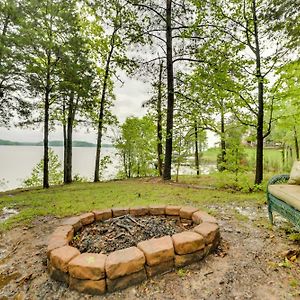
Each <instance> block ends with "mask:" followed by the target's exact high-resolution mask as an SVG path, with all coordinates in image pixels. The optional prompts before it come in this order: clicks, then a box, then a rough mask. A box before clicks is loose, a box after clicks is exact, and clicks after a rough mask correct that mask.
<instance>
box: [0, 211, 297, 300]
mask: <svg viewBox="0 0 300 300" xmlns="http://www.w3.org/2000/svg"><path fill="white" fill-rule="evenodd" d="M213 209H215V210H217V211H218V212H219V213H218V218H219V220H220V227H221V236H222V242H221V245H220V247H219V249H218V251H217V252H216V253H215V254H212V255H210V256H209V257H207V258H206V259H205V260H204V261H202V262H200V263H197V264H193V265H191V266H189V267H187V268H185V269H180V270H177V271H174V272H172V273H168V274H165V275H160V276H158V277H155V278H154V279H153V280H148V281H146V282H144V283H143V284H141V285H139V286H135V287H130V288H127V289H126V290H124V291H122V292H118V293H113V294H108V295H106V296H97V297H95V296H94V297H93V296H89V295H82V294H79V293H77V292H74V291H70V290H69V289H68V288H67V287H66V286H65V285H62V284H60V283H58V282H55V281H53V280H51V279H50V278H49V277H48V274H47V272H46V257H45V250H46V242H47V237H48V235H49V234H50V233H51V232H52V231H53V229H54V228H55V227H56V226H57V225H58V224H59V223H60V222H61V220H59V219H56V218H53V217H44V218H39V219H37V220H36V221H35V222H34V223H33V224H32V225H31V226H30V227H18V228H15V229H13V230H11V231H9V232H6V233H5V234H2V236H1V237H0V238H1V239H0V299H3V300H4V299H19V300H20V299H123V300H129V299H164V300H166V299H212V300H214V299H224V300H225V299H226V300H228V299H260V300H262V299H266V300H272V299H300V268H299V266H300V259H299V262H298V261H297V259H296V260H295V258H296V257H295V256H294V255H292V254H295V253H296V254H298V253H299V249H300V247H299V245H298V244H296V243H294V242H291V241H289V240H288V238H287V236H286V234H285V232H284V230H283V227H284V225H285V223H284V222H282V221H280V222H279V223H277V224H279V225H276V226H274V228H273V231H271V230H268V229H265V228H264V227H262V226H259V227H258V226H257V224H258V223H260V222H261V223H266V220H267V219H266V218H267V213H266V209H265V208H264V207H263V208H262V207H251V208H237V207H234V206H226V207H224V206H223V207H216V206H214V207H213ZM235 210H238V211H239V212H240V214H243V215H247V217H248V220H239V221H238V220H237V219H236V214H235V213H234V211H235ZM276 220H278V218H276ZM289 250H290V253H289V254H287V251H289ZM291 250H293V251H295V252H291ZM291 253H292V254H291ZM286 257H288V258H290V259H291V260H292V261H290V260H288V259H287V258H286ZM293 260H295V261H293Z"/></svg>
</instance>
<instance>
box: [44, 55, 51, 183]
mask: <svg viewBox="0 0 300 300" xmlns="http://www.w3.org/2000/svg"><path fill="white" fill-rule="evenodd" d="M50 67H51V52H50V51H48V53H47V74H46V86H45V105H44V142H43V144H44V167H43V188H49V109H50V90H51V87H50V85H51V75H50V72H51V70H50Z"/></svg>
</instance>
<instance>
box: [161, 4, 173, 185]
mask: <svg viewBox="0 0 300 300" xmlns="http://www.w3.org/2000/svg"><path fill="white" fill-rule="evenodd" d="M171 18H172V0H166V43H167V51H166V52H167V88H168V106H167V128H166V147H165V165H164V174H163V178H164V180H170V179H171V167H172V144H173V113H174V73H173V53H172V51H173V50H172V27H171V25H172V22H171Z"/></svg>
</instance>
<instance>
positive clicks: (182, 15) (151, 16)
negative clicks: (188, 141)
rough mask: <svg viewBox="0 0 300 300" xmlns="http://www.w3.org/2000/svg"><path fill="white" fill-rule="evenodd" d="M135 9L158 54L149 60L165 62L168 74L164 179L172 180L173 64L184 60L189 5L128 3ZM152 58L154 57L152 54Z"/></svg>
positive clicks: (175, 3) (170, 2)
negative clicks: (185, 29) (183, 30)
mask: <svg viewBox="0 0 300 300" xmlns="http://www.w3.org/2000/svg"><path fill="white" fill-rule="evenodd" d="M130 2H131V3H132V4H133V5H134V6H135V7H137V8H138V11H139V16H140V20H141V22H142V23H143V28H144V31H143V34H144V36H146V37H147V38H148V39H149V43H150V44H151V45H152V46H153V49H152V52H154V53H155V54H156V53H157V52H160V53H159V55H158V56H156V57H155V58H152V59H151V60H157V59H161V57H163V58H165V59H166V73H167V120H166V134H165V138H166V142H165V158H164V171H163V178H164V179H165V180H170V179H171V166H172V148H173V118H174V103H175V93H174V73H176V70H175V72H174V63H175V62H177V61H181V60H183V57H182V56H183V54H184V53H185V52H184V50H185V47H184V46H183V45H184V44H180V43H179V42H178V41H179V40H180V39H181V40H183V39H184V36H183V35H182V29H183V28H186V27H188V25H187V24H186V23H188V22H189V23H191V21H192V17H191V18H190V19H189V17H190V16H191V6H190V4H189V3H187V2H185V1H173V0H166V1H165V3H164V6H163V5H162V3H161V1H155V0H148V1H138V0H136V1H130ZM152 56H153V54H152Z"/></svg>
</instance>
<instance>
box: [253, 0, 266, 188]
mask: <svg viewBox="0 0 300 300" xmlns="http://www.w3.org/2000/svg"><path fill="white" fill-rule="evenodd" d="M252 15H253V25H254V37H255V56H256V59H255V62H256V78H257V91H258V96H257V101H258V113H257V127H256V172H255V184H260V183H261V182H262V180H263V154H264V133H263V130H264V84H263V77H262V75H261V57H260V45H259V36H258V24H257V16H256V0H252Z"/></svg>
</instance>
